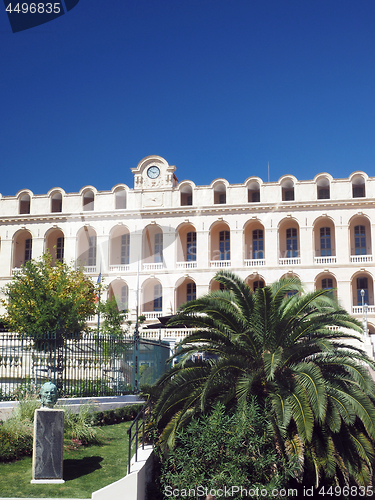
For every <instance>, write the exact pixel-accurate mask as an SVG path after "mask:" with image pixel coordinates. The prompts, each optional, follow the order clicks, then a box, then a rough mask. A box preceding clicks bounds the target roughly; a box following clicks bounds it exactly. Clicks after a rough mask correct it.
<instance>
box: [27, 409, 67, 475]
mask: <svg viewBox="0 0 375 500" xmlns="http://www.w3.org/2000/svg"><path fill="white" fill-rule="evenodd" d="M63 441H64V410H54V409H50V408H40V409H39V410H35V415H34V446H33V478H32V480H31V483H33V484H36V483H38V484H40V483H64V480H63Z"/></svg>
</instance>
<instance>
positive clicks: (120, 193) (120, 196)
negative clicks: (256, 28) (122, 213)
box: [115, 188, 126, 210]
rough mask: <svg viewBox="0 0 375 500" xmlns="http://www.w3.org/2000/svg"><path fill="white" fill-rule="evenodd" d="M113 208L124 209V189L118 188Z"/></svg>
mask: <svg viewBox="0 0 375 500" xmlns="http://www.w3.org/2000/svg"><path fill="white" fill-rule="evenodd" d="M115 208H116V210H123V209H125V208H126V190H125V189H124V188H119V189H117V190H116V192H115Z"/></svg>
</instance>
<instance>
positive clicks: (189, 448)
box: [153, 401, 294, 499]
mask: <svg viewBox="0 0 375 500" xmlns="http://www.w3.org/2000/svg"><path fill="white" fill-rule="evenodd" d="M267 427H268V422H267V421H266V418H265V417H264V416H263V414H262V413H261V412H260V410H259V407H258V405H257V404H256V403H255V402H254V401H252V402H251V404H247V405H242V406H239V407H238V408H237V409H236V410H235V411H234V412H232V414H227V413H226V411H225V407H224V405H222V404H217V405H216V406H215V407H214V409H213V411H212V413H211V414H210V415H204V416H201V417H200V418H199V419H194V420H192V421H191V422H190V424H189V425H188V426H187V428H186V430H183V431H180V432H179V433H178V434H177V439H176V446H175V447H174V449H173V450H172V451H170V452H169V454H168V455H166V456H163V455H162V453H161V451H160V449H159V448H157V454H158V457H159V460H160V467H161V470H160V493H161V496H160V498H162V499H166V498H168V497H170V491H171V488H172V489H173V490H175V489H178V490H180V491H181V490H183V489H184V488H185V489H189V488H190V489H196V490H197V488H198V487H199V486H201V487H204V488H207V489H208V491H210V489H215V490H218V489H224V488H225V487H227V489H228V488H232V487H233V486H239V487H241V486H242V487H243V488H246V489H247V490H253V491H254V489H256V488H257V487H258V488H259V491H260V490H263V491H262V498H275V497H274V496H272V491H274V490H280V489H281V488H283V487H285V486H286V485H287V484H288V481H289V479H290V478H291V477H293V474H294V464H293V463H290V462H289V463H288V462H287V461H286V460H284V459H283V458H282V457H280V456H278V455H277V453H276V452H275V446H274V443H273V441H272V439H271V438H270V437H268V436H267V434H266V429H267ZM265 490H266V491H267V494H264V492H265ZM197 491H198V490H197ZM168 493H169V494H168ZM156 497H157V495H156V494H155V492H153V498H156ZM181 497H183V494H182V496H181ZM177 498H178V497H177ZM232 498H240V496H238V497H236V495H235V494H234V495H233V497H232Z"/></svg>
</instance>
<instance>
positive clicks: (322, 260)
mask: <svg viewBox="0 0 375 500" xmlns="http://www.w3.org/2000/svg"><path fill="white" fill-rule="evenodd" d="M314 262H315V264H336V256H334V255H330V256H325V257H315V258H314Z"/></svg>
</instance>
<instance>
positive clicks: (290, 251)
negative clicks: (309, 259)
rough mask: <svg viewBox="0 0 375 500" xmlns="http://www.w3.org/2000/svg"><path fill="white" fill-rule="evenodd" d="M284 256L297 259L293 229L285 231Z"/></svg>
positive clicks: (295, 236) (295, 237) (295, 235)
mask: <svg viewBox="0 0 375 500" xmlns="http://www.w3.org/2000/svg"><path fill="white" fill-rule="evenodd" d="M286 256H287V258H290V257H298V241H297V229H296V228H294V227H292V228H289V229H287V230H286Z"/></svg>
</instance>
